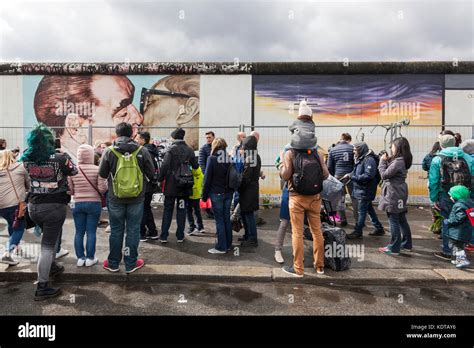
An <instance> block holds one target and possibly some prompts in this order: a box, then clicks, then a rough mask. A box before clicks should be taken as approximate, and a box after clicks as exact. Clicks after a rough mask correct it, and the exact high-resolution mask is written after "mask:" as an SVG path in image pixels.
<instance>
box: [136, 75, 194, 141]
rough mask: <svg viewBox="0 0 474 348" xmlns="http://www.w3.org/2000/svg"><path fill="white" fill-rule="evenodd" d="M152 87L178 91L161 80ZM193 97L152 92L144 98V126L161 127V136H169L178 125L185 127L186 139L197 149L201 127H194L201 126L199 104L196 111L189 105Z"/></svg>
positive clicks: (159, 89) (158, 89)
mask: <svg viewBox="0 0 474 348" xmlns="http://www.w3.org/2000/svg"><path fill="white" fill-rule="evenodd" d="M152 89H153V90H157V91H163V92H174V93H176V91H170V89H169V88H167V87H166V86H165V82H161V81H160V82H159V83H157V84H156V85H154V86H153V87H152ZM192 99H193V98H192V97H190V96H184V97H183V96H176V95H175V96H173V95H160V94H153V93H150V94H149V95H147V97H146V98H145V99H144V100H143V110H144V111H143V119H144V121H143V122H144V126H145V127H159V128H160V129H161V131H162V132H163V134H161V136H165V135H166V136H167V135H168V134H169V133H170V132H171V131H172V130H173V129H174V128H176V127H183V128H185V129H186V135H185V137H184V140H185V141H186V143H187V144H188V145H189V146H191V148H193V149H195V150H196V149H197V148H198V145H199V138H198V137H199V129H197V128H192V127H197V126H199V105H198V106H197V110H195V109H194V111H193V108H192V107H190V106H189V105H188V106H187V103H188V101H190V100H192ZM194 99H196V98H194ZM197 99H198V98H197ZM186 127H190V128H186ZM149 131H151V132H156V130H151V129H149Z"/></svg>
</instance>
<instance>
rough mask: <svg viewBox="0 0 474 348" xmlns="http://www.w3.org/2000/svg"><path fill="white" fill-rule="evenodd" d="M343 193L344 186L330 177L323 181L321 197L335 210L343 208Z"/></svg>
mask: <svg viewBox="0 0 474 348" xmlns="http://www.w3.org/2000/svg"><path fill="white" fill-rule="evenodd" d="M345 193H346V192H345V188H344V184H343V183H342V182H340V181H339V180H337V179H336V178H335V177H333V176H332V175H329V177H328V178H327V179H326V180H324V181H323V191H322V192H321V197H322V198H323V199H325V200H327V201H329V202H331V205H332V207H333V208H334V209H335V210H342V209H343V208H344V206H343V205H344V203H343V202H344V201H343V199H344V198H345Z"/></svg>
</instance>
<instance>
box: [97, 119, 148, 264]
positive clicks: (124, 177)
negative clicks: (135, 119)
mask: <svg viewBox="0 0 474 348" xmlns="http://www.w3.org/2000/svg"><path fill="white" fill-rule="evenodd" d="M115 132H116V134H117V139H116V140H115V141H114V143H113V145H112V146H110V147H108V148H106V149H105V150H104V152H103V154H102V159H101V161H100V165H99V175H100V176H101V177H102V178H107V181H108V186H109V194H108V199H109V205H108V209H109V220H110V228H111V233H110V237H109V247H110V252H109V256H108V258H107V260H105V261H104V268H105V269H106V270H108V271H110V272H118V271H119V270H120V269H119V265H120V262H121V260H122V246H123V239H124V234H125V231H126V236H125V248H124V249H123V254H124V257H123V259H124V263H125V271H126V272H127V273H132V272H134V271H136V270H138V269H140V268H142V267H143V266H144V264H145V262H144V261H143V260H142V259H138V244H139V239H140V223H141V220H142V216H143V204H144V200H145V189H144V187H145V180H146V181H147V182H155V181H156V175H155V166H154V165H153V159H152V157H151V155H150V153H149V152H148V150H147V149H145V148H143V147H142V146H139V145H138V144H137V143H136V142H134V141H133V140H132V139H131V136H132V133H133V130H132V126H131V125H130V124H129V123H125V122H122V123H119V124H118V125H117V126H116V127H115Z"/></svg>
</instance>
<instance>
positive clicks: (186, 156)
mask: <svg viewBox="0 0 474 348" xmlns="http://www.w3.org/2000/svg"><path fill="white" fill-rule="evenodd" d="M185 134H186V132H185V131H184V129H182V128H176V129H175V130H174V131H173V132H172V133H171V138H173V140H174V141H173V144H172V145H171V146H170V147H169V148H168V150H167V151H166V153H165V157H164V158H163V164H162V166H161V170H160V173H159V175H158V181H159V182H163V181H164V182H163V183H162V188H163V194H164V195H165V202H164V211H163V221H162V224H161V235H160V242H161V243H167V242H168V234H169V229H170V226H171V221H172V220H173V210H174V203H175V202H176V223H177V225H178V229H177V230H176V238H177V241H178V243H182V242H184V227H185V224H186V199H187V198H188V197H189V196H190V195H191V194H192V186H191V188H189V189H182V188H180V187H178V185H177V184H176V178H175V175H176V173H177V171H178V169H179V168H180V166H181V165H182V163H187V164H189V165H190V166H191V167H192V169H197V168H198V167H199V164H198V161H197V160H196V156H195V155H194V151H193V150H192V149H191V147H189V146H188V145H187V144H186V142H185V141H184V140H183V139H184V135H185Z"/></svg>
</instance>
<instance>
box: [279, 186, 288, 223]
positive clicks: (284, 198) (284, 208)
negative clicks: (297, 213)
mask: <svg viewBox="0 0 474 348" xmlns="http://www.w3.org/2000/svg"><path fill="white" fill-rule="evenodd" d="M289 202H290V193H289V191H288V187H287V186H286V185H285V187H284V188H283V191H281V204H280V219H284V220H288V221H290V208H289Z"/></svg>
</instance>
